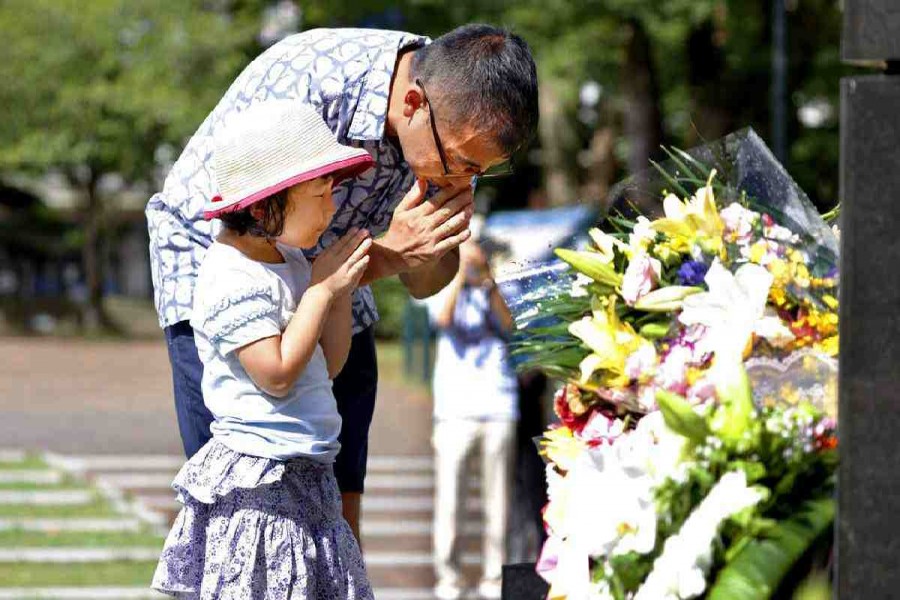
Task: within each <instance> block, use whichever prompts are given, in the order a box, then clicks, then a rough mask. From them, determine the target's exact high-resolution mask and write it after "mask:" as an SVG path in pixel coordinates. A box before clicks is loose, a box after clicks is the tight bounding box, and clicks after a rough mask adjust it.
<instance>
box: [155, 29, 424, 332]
mask: <svg viewBox="0 0 900 600" xmlns="http://www.w3.org/2000/svg"><path fill="white" fill-rule="evenodd" d="M428 41H429V40H428V39H427V38H424V37H421V36H417V35H413V34H409V33H402V32H395V31H382V30H374V29H315V30H311V31H305V32H303V33H298V34H296V35H293V36H291V37H288V38H285V39H284V40H282V41H280V42H279V43H277V44H275V45H274V46H272V47H271V48H269V49H268V50H266V51H265V52H264V53H263V54H261V55H260V56H259V57H258V58H256V60H254V61H253V62H252V63H250V65H248V66H247V68H246V69H244V71H243V72H242V73H241V74H240V75H239V76H238V78H237V79H236V80H235V81H234V83H233V84H232V85H231V87H230V88H229V89H228V91H227V92H226V93H225V96H224V97H223V98H222V99H221V100H220V101H219V104H218V105H217V106H216V107H215V108H214V109H213V111H212V112H211V113H210V114H209V116H208V117H207V118H206V120H205V121H203V124H201V125H200V128H199V129H198V130H197V132H196V133H195V134H194V136H193V137H192V138H191V140H190V141H189V142H188V144H187V146H186V147H185V149H184V152H182V154H181V156H180V157H179V158H178V160H177V161H176V162H175V165H174V166H173V167H172V170H171V172H170V173H169V175H168V177H167V178H166V182H165V185H164V187H163V190H162V192H160V193H158V194H155V195H154V196H153V197H152V198H150V201H149V202H148V203H147V210H146V214H147V224H148V228H149V233H150V262H151V267H152V274H153V287H154V290H155V301H156V310H157V312H158V313H159V322H160V326H162V327H167V326H169V325H174V324H175V323H178V322H179V321H186V320H189V319H190V318H191V309H192V306H193V301H194V283H195V280H196V276H197V269H198V268H199V266H200V263H201V261H202V260H203V254H204V252H205V251H206V248H207V247H208V246H209V245H210V243H211V242H212V237H213V236H214V235H215V234H217V233H218V230H219V227H220V223H219V222H218V221H212V222H210V221H205V220H204V219H203V205H204V203H205V202H206V201H207V199H208V198H210V197H212V196H214V195H216V193H217V190H216V189H215V177H214V174H213V172H212V161H211V160H210V158H211V154H212V140H213V135H214V133H215V132H216V129H217V128H218V127H220V126H221V125H222V123H223V122H225V121H227V120H228V118H229V117H231V116H232V115H233V114H235V113H238V112H240V111H242V110H244V109H246V108H247V107H248V106H250V105H251V104H255V103H257V102H262V101H265V100H269V99H296V100H297V101H299V102H305V103H307V104H309V105H311V106H313V107H314V108H316V109H317V110H318V111H319V112H320V113H321V114H322V118H323V119H324V120H325V122H326V123H327V124H328V126H329V127H330V128H331V130H332V131H333V132H334V133H335V136H336V137H337V140H338V141H339V142H340V143H342V144H346V145H349V146H355V147H358V148H365V149H366V150H368V151H369V153H370V154H371V155H372V157H373V158H374V159H375V166H374V168H372V169H369V170H368V171H366V172H365V173H363V174H362V175H360V176H359V177H356V178H353V179H349V180H346V181H344V182H342V183H341V184H339V185H337V186H335V189H334V202H335V207H336V211H335V214H334V218H333V219H332V222H331V225H330V226H329V229H328V231H326V232H325V233H324V234H323V235H322V238H321V239H320V240H319V245H318V246H317V247H316V248H315V249H314V250H312V251H311V252H309V255H310V256H311V257H313V256H315V254H316V253H317V252H318V251H319V250H321V249H322V248H325V247H327V246H328V245H329V244H331V243H332V242H333V241H334V240H335V239H337V238H338V237H340V236H341V235H343V234H344V233H346V232H347V231H348V230H349V229H350V228H352V227H364V228H366V229H368V230H369V231H370V232H371V233H372V235H373V236H376V235H378V234H380V233H383V232H384V231H386V230H387V228H388V225H389V224H390V220H391V215H392V213H393V210H394V208H396V206H397V204H398V203H399V202H400V200H401V199H402V198H403V195H404V194H405V193H406V192H407V191H408V190H409V188H410V187H412V184H413V182H414V181H415V175H414V174H413V172H412V170H411V169H410V167H409V165H408V164H407V163H406V162H405V161H404V160H403V156H402V154H401V153H400V151H399V149H398V148H397V147H396V146H395V144H394V143H393V142H390V141H388V140H386V139H384V127H385V121H386V118H387V109H388V94H389V92H390V84H391V77H392V75H393V72H394V68H395V66H396V61H397V55H398V53H399V52H400V51H401V50H403V49H405V48H409V47H414V46H419V45H423V44H426V43H428ZM377 319H378V313H377V311H376V309H375V301H374V298H373V296H372V291H371V290H370V289H369V288H368V287H364V288H360V289H359V290H357V292H356V294H355V296H354V299H353V320H354V332H358V331H361V330H362V329H364V328H366V327H368V326H369V325H371V324H372V323H374V322H375V321H376V320H377Z"/></svg>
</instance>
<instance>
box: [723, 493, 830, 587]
mask: <svg viewBox="0 0 900 600" xmlns="http://www.w3.org/2000/svg"><path fill="white" fill-rule="evenodd" d="M833 522H834V499H833V498H831V497H827V498H818V499H815V500H809V501H807V502H806V503H804V504H803V505H802V506H801V507H800V508H799V510H798V511H797V512H796V513H795V514H794V515H793V516H792V517H790V518H788V519H785V520H783V521H780V522H778V523H777V524H776V525H775V526H773V527H772V528H771V529H770V530H769V531H768V533H767V535H766V536H765V538H762V539H757V540H753V541H752V542H750V543H747V544H746V545H745V546H744V548H743V549H742V550H741V551H740V552H738V553H737V554H736V555H735V557H734V559H733V560H732V561H731V562H729V563H728V564H727V565H725V567H724V568H723V569H722V570H721V571H720V572H719V575H718V577H717V578H716V581H715V583H714V584H713V586H712V588H711V589H710V591H709V595H708V596H707V598H708V599H709V600H764V599H766V598H770V597H771V596H772V594H773V593H774V592H775V590H777V589H778V586H779V584H780V583H781V581H782V579H784V577H785V575H787V573H788V572H789V571H790V569H791V567H792V566H793V565H794V564H795V563H796V562H797V561H798V560H800V558H801V557H802V556H803V555H804V554H805V553H806V551H807V550H808V549H809V548H810V546H812V545H813V543H814V542H815V541H816V540H817V539H818V538H819V537H820V536H821V535H822V534H823V533H824V532H825V531H826V530H827V529H828V527H830V526H831V524H832V523H833Z"/></svg>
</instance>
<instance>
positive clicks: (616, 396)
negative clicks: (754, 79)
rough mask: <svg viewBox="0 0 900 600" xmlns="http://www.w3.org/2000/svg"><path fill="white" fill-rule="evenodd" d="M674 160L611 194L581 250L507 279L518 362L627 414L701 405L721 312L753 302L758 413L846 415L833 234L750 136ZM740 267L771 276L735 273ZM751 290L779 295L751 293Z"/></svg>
mask: <svg viewBox="0 0 900 600" xmlns="http://www.w3.org/2000/svg"><path fill="white" fill-rule="evenodd" d="M668 155H669V159H668V160H666V161H664V162H661V163H659V164H654V165H653V167H651V168H648V169H647V171H645V172H642V173H639V174H636V175H634V176H632V177H630V178H629V179H627V180H625V181H623V182H621V183H619V184H618V185H616V186H615V187H614V188H613V190H612V193H611V194H610V196H609V198H608V199H607V200H606V202H605V205H604V211H603V212H604V215H605V218H604V219H603V220H602V221H601V223H600V224H599V226H598V228H597V229H596V230H592V231H591V232H590V234H591V235H589V236H584V238H583V239H582V243H581V248H571V249H568V250H566V249H562V250H560V251H558V254H559V255H560V257H561V258H562V259H563V260H562V261H550V262H547V263H543V264H532V265H529V266H528V267H527V268H526V269H523V270H521V271H519V272H517V273H514V274H513V275H512V276H509V277H507V278H506V279H505V281H504V282H502V285H503V289H504V291H505V292H506V294H507V298H508V299H509V301H510V306H511V308H512V310H513V314H514V315H515V317H516V320H517V324H518V327H519V332H520V333H519V338H518V341H517V344H516V352H515V353H516V356H517V358H518V360H519V361H521V362H523V363H525V364H528V365H531V366H537V367H539V368H543V369H544V370H545V371H547V372H548V373H549V374H551V375H553V376H555V377H557V378H559V379H561V380H565V381H569V382H571V383H573V384H575V385H576V386H578V387H579V388H581V390H582V392H584V393H586V394H587V395H588V396H589V397H590V398H592V400H589V401H587V403H588V404H590V403H591V402H594V401H596V402H601V403H608V404H610V405H612V406H613V407H615V408H616V410H617V411H618V412H620V413H623V412H633V413H636V414H637V415H640V414H643V413H645V412H647V411H648V410H652V409H653V408H655V402H654V396H655V391H656V390H657V389H659V388H660V387H662V388H664V389H668V390H669V391H673V392H677V393H681V394H686V395H688V396H689V397H691V398H692V399H693V400H694V401H697V402H702V401H704V400H705V399H708V397H709V395H710V385H708V384H709V383H710V382H709V381H708V380H706V379H704V377H703V375H704V372H705V371H706V369H707V368H708V367H709V365H710V364H711V359H712V357H713V354H714V352H713V346H714V345H715V344H716V343H718V342H719V341H721V340H716V339H715V338H716V335H717V334H718V335H719V337H721V334H722V331H721V330H722V329H723V328H724V327H726V326H727V325H728V324H730V323H731V321H730V319H731V318H732V317H734V315H731V316H729V315H728V314H716V313H717V311H718V312H722V311H724V310H725V309H726V308H731V309H737V307H741V310H747V311H761V313H760V314H759V315H757V316H758V317H759V318H758V319H757V321H758V322H757V323H755V324H753V325H758V327H754V328H753V330H752V331H751V333H752V336H751V338H750V339H749V340H748V341H747V347H746V348H744V349H743V352H742V359H743V362H744V366H745V368H746V369H747V372H748V374H749V376H750V379H751V381H752V382H753V391H754V397H755V399H756V400H757V402H759V403H773V402H786V403H796V402H798V401H800V400H809V401H813V402H814V403H815V404H816V406H819V407H821V408H823V409H825V410H826V411H827V412H828V413H829V414H831V415H832V416H834V415H835V413H836V406H837V402H836V379H837V360H836V356H837V289H838V284H839V274H838V269H837V257H838V239H837V235H836V232H835V230H834V229H833V228H832V227H831V226H830V225H829V224H828V223H827V222H826V220H825V219H824V218H823V216H822V215H821V214H820V213H819V211H818V210H817V209H816V207H815V206H814V205H813V204H812V202H810V200H809V198H808V197H807V196H806V194H805V193H804V192H803V190H802V189H800V187H799V186H798V185H797V184H796V183H795V182H794V181H793V179H791V177H790V175H789V174H788V173H787V172H786V171H785V169H784V168H783V167H782V166H781V165H780V164H779V163H778V161H777V160H776V159H775V158H774V156H773V155H772V153H771V152H770V151H769V149H768V148H767V147H766V146H765V144H764V143H763V142H762V141H761V140H760V138H759V137H758V136H757V135H756V133H755V132H754V131H753V130H751V129H746V130H742V131H739V132H737V133H734V134H731V135H729V136H727V137H725V138H722V139H721V140H717V141H715V142H711V143H708V144H705V145H703V146H700V147H698V148H695V149H692V150H690V151H686V152H685V151H679V150H669V151H668ZM704 211H706V212H704ZM608 258H611V260H609V261H608V262H603V261H604V260H606V259H608ZM598 259H599V260H598ZM567 263H568V264H567ZM572 263H575V264H572ZM744 265H755V266H757V267H761V269H752V268H747V269H744V270H743V271H742V272H741V276H739V277H738V276H737V274H738V271H740V270H741V269H740V268H741V267H742V266H744ZM570 267H571V268H570ZM711 270H712V273H711ZM766 273H768V276H769V277H770V279H771V282H770V283H768V284H767V282H766V281H765V280H766ZM717 274H718V275H719V277H718V278H716V275H717ZM728 275H731V276H732V278H731V279H736V280H737V281H733V280H729V277H728ZM707 276H710V279H712V281H714V282H717V283H718V285H714V286H713V289H710V285H709V283H707V281H706V277H707ZM741 282H743V283H744V285H745V287H746V286H753V287H755V288H756V290H757V291H758V290H759V289H761V288H762V287H764V286H766V285H768V288H769V293H768V295H767V296H765V297H763V298H760V297H759V294H756V295H755V297H752V298H751V297H749V296H753V294H752V293H751V290H745V291H747V294H741V293H740V292H741V289H742V288H741ZM689 288H693V289H689ZM688 292H690V293H691V295H695V294H700V295H699V296H697V297H695V298H693V299H690V300H689V299H688V296H684V297H679V294H687V293H688ZM711 293H712V295H710V294H711ZM735 294H737V296H735ZM682 303H685V305H686V308H684V309H682ZM728 303H730V306H723V304H728ZM599 304H604V305H605V308H604V307H601V306H599ZM610 304H613V305H614V306H613V307H612V308H610ZM667 307H677V309H676V310H674V311H665V309H666V308H667ZM601 308H602V310H598V309H601ZM642 309H649V310H642ZM679 311H681V312H680V313H679ZM731 312H735V311H734V310H732V311H731ZM587 315H592V316H593V318H592V319H590V321H588V322H585V323H581V322H582V321H583V320H584V319H585V317H586V316H587ZM717 317H720V318H718V320H717ZM732 320H733V319H732ZM717 325H718V329H719V330H720V331H718V332H715V331H713V332H711V331H710V330H714V329H717V327H716V326H717ZM743 325H744V326H745V327H749V326H750V325H751V324H750V323H743ZM601 335H606V338H605V341H606V342H608V343H609V345H608V347H605V346H604V345H603V344H604V339H600V337H598V336H601ZM589 340H590V341H589ZM591 343H594V344H595V347H596V349H597V350H599V351H594V352H592V351H591ZM590 356H596V358H595V359H594V360H593V364H591V361H590V360H587V359H588V357H590ZM586 360H587V364H586ZM592 367H596V368H595V369H594V370H593V371H591V368H592Z"/></svg>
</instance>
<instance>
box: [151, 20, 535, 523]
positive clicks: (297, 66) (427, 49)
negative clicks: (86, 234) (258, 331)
mask: <svg viewBox="0 0 900 600" xmlns="http://www.w3.org/2000/svg"><path fill="white" fill-rule="evenodd" d="M537 95H538V86H537V71H536V68H535V64H534V60H533V59H532V56H531V52H530V50H529V49H528V46H527V45H526V44H525V42H524V40H522V38H520V37H518V36H516V35H513V34H511V33H509V32H508V31H505V30H503V29H499V28H496V27H492V26H489V25H465V26H463V27H459V28H457V29H455V30H453V31H451V32H449V33H447V34H445V35H442V36H440V37H439V38H437V39H435V40H434V41H433V42H432V41H431V40H429V39H428V38H426V37H423V36H419V35H414V34H411V33H403V32H396V31H382V30H374V29H371V30H369V29H314V30H310V31H306V32H303V33H299V34H296V35H292V36H290V37H287V38H285V39H284V40H282V41H280V42H279V43H277V44H275V45H273V46H272V47H270V48H269V49H268V50H266V51H265V52H264V53H263V54H262V55H260V56H259V57H257V58H256V60H254V61H253V62H252V63H251V64H250V65H248V66H247V67H246V69H244V71H243V72H242V73H241V74H240V75H239V76H238V78H237V79H236V80H235V81H234V83H233V84H232V85H231V86H230V87H229V89H228V91H227V92H226V93H225V96H224V97H223V98H222V99H221V100H220V101H219V103H218V105H217V106H216V107H215V109H213V111H212V112H211V113H210V115H209V116H208V117H207V118H206V120H205V121H204V122H203V123H202V124H201V125H200V128H199V129H198V130H197V132H196V133H195V134H194V136H193V137H192V138H191V140H190V142H189V143H188V144H187V146H186V147H185V149H184V152H182V154H181V156H180V157H179V158H178V160H177V162H176V163H175V165H174V166H173V168H172V170H171V172H170V173H169V175H168V177H167V178H166V182H165V186H164V188H163V190H162V191H161V192H160V193H158V194H155V195H154V196H153V197H152V198H150V201H149V202H148V204H147V209H146V215H147V222H148V226H149V234H150V259H151V270H152V275H153V285H154V289H155V301H156V309H157V312H158V313H159V322H160V326H161V327H163V329H164V330H165V335H166V342H167V344H168V349H169V358H170V362H171V365H172V376H173V382H174V390H175V408H176V413H177V415H178V425H179V429H180V432H181V438H182V441H183V443H184V450H185V454H187V456H188V457H191V456H193V455H194V454H195V453H196V452H197V451H198V450H199V449H200V448H201V447H202V446H203V445H204V444H205V443H206V442H207V441H209V439H210V429H209V426H210V423H211V422H212V420H213V417H212V415H211V414H210V412H209V410H208V409H207V408H206V407H205V406H204V404H203V397H202V394H201V391H200V390H201V386H200V381H201V379H202V376H203V366H202V364H201V362H200V359H199V357H198V354H197V347H196V343H195V341H194V331H193V328H192V327H191V324H190V319H191V317H192V311H191V307H192V304H193V296H194V286H195V283H196V278H197V270H198V268H199V265H200V263H201V262H202V260H203V256H204V254H205V252H206V249H207V248H208V247H209V246H210V244H211V243H212V239H213V237H214V234H215V233H217V230H218V225H219V224H218V222H213V223H210V222H207V221H205V220H204V219H203V214H202V213H203V207H204V204H205V203H206V202H208V201H209V200H210V199H211V198H213V197H214V196H216V194H217V193H218V190H217V189H216V185H215V173H214V169H213V168H212V166H211V160H212V158H211V157H212V139H213V137H214V135H215V134H216V132H217V131H218V130H219V129H220V128H221V127H222V124H223V123H224V122H225V121H227V119H228V118H229V117H230V116H232V115H234V114H235V113H238V112H241V111H244V110H246V109H247V108H248V107H249V106H251V105H253V104H256V103H258V102H262V101H265V100H267V99H268V100H271V99H276V98H277V99H284V100H293V101H296V102H301V103H304V104H307V105H309V106H312V107H313V108H314V109H315V110H316V111H317V112H318V113H319V114H320V115H321V116H322V119H323V120H324V121H325V123H326V124H327V125H328V127H329V129H331V131H332V132H333V133H334V134H335V136H336V138H337V140H338V142H339V143H341V144H345V145H348V146H352V147H355V148H363V149H365V150H366V151H368V152H369V154H371V155H372V158H373V159H374V161H375V165H374V167H373V169H371V170H370V171H368V172H367V173H365V174H363V175H361V176H358V177H352V178H350V179H347V180H346V181H343V182H341V183H340V184H339V185H337V186H335V188H334V192H333V201H334V205H335V213H334V217H333V218H332V220H331V223H330V224H329V226H328V228H327V230H326V231H325V233H323V234H322V236H321V237H320V238H319V240H318V242H317V243H316V244H315V246H314V247H313V248H310V249H307V257H308V258H309V259H310V260H314V259H315V257H316V256H317V255H318V254H319V253H320V252H322V251H323V250H325V249H327V248H328V247H329V246H330V245H331V244H333V243H334V242H335V240H337V239H339V238H340V237H341V236H343V235H345V234H346V233H347V232H348V231H349V230H350V229H351V228H361V229H366V230H367V231H369V232H370V233H371V234H372V237H373V239H374V242H373V244H372V248H371V250H370V252H369V256H370V263H369V267H368V270H367V271H366V273H365V274H364V275H363V278H362V282H361V283H362V287H360V288H359V289H358V290H357V291H356V292H355V293H354V296H353V334H354V335H353V340H352V343H351V347H350V355H349V357H348V359H347V362H346V366H345V367H344V370H343V371H342V372H341V373H340V374H339V375H338V376H337V377H336V378H335V379H334V395H335V397H336V399H337V403H338V410H339V412H340V414H341V417H342V419H343V425H342V428H341V433H340V444H341V451H340V453H339V454H338V456H337V459H336V462H335V467H334V469H335V475H336V477H337V480H338V484H339V485H340V488H341V492H342V496H343V508H344V516H345V518H346V519H347V521H348V522H349V523H350V525H351V527H352V528H353V530H354V532H355V533H356V535H357V537H359V516H360V515H359V512H360V505H361V494H362V492H363V489H364V485H363V484H364V480H365V475H366V463H367V457H368V435H369V426H370V424H371V420H372V415H373V412H374V408H375V396H376V388H377V381H378V370H377V363H376V357H375V339H374V332H373V329H374V324H375V322H376V321H377V319H378V314H377V311H376V309H375V302H374V298H373V296H372V292H371V290H370V288H369V287H368V285H367V284H369V283H371V282H373V281H375V280H377V279H382V278H386V277H391V276H395V275H398V276H399V277H400V279H401V281H402V282H403V284H404V285H405V286H406V288H407V289H408V290H409V292H410V293H411V294H412V295H413V296H414V297H417V298H425V297H428V296H430V295H432V294H434V293H436V292H437V291H438V290H440V289H441V288H443V287H444V286H445V285H447V283H448V282H449V281H450V280H451V279H453V277H454V276H455V275H456V273H457V271H458V266H459V262H458V261H459V259H458V251H457V246H458V245H459V244H460V243H461V242H462V241H463V240H465V239H467V238H468V236H469V230H468V221H469V218H470V217H471V215H472V213H473V211H474V206H473V200H472V189H471V186H470V181H471V180H472V178H473V177H474V176H478V175H482V174H485V172H489V171H493V170H494V169H496V168H499V169H500V171H501V172H504V171H508V168H505V165H506V164H507V163H508V159H509V157H510V156H511V155H512V154H513V153H514V152H516V151H517V150H518V149H519V148H521V147H523V146H524V145H525V144H526V143H527V142H528V140H529V139H530V138H531V137H532V136H533V135H534V131H535V129H536V127H537V119H538V97H537ZM429 184H430V185H429Z"/></svg>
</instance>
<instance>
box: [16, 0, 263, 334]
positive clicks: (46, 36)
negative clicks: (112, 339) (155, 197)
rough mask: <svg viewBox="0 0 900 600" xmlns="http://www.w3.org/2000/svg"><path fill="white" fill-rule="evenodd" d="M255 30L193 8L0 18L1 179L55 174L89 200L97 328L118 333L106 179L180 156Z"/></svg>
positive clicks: (237, 18)
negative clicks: (169, 154)
mask: <svg viewBox="0 0 900 600" xmlns="http://www.w3.org/2000/svg"><path fill="white" fill-rule="evenodd" d="M206 4H207V5H208V4H209V3H206ZM255 27H256V23H255V20H252V19H248V18H244V16H243V15H242V14H241V13H237V14H234V13H228V12H221V11H216V10H212V9H210V8H205V7H204V4H203V3H200V2H195V1H183V2H161V1H151V2H130V1H128V0H91V1H90V2H78V1H74V0H68V1H61V0H7V1H6V2H4V3H3V4H2V6H0V39H2V40H3V46H4V60H2V61H0V80H2V81H3V84H2V85H0V104H2V105H3V106H4V107H6V111H5V115H4V117H3V119H0V170H2V171H16V172H33V173H42V172H45V171H47V170H54V171H57V172H60V173H62V174H64V175H65V177H66V178H67V180H68V181H69V183H70V185H71V186H72V187H73V188H74V189H76V190H78V191H79V192H80V195H81V197H82V198H83V204H82V223H83V253H82V254H83V267H84V271H85V279H86V284H87V287H88V292H89V302H88V304H87V307H86V310H85V314H84V323H85V325H86V326H87V327H88V328H92V329H94V328H99V327H105V326H110V322H109V319H108V318H107V316H106V313H105V311H104V309H103V293H102V283H103V273H102V264H103V261H101V260H100V248H101V243H102V238H103V235H104V223H105V218H106V216H107V215H106V211H105V206H106V205H108V201H109V198H104V197H103V194H102V193H101V189H100V187H99V183H100V181H101V179H102V178H103V177H104V176H106V175H109V174H118V175H120V176H122V177H123V178H124V179H125V180H126V181H127V182H131V183H133V182H139V181H150V180H151V179H152V175H153V172H154V168H155V166H156V165H155V161H154V156H155V152H156V150H157V148H159V147H160V146H161V145H162V144H166V143H168V144H173V145H175V146H178V147H180V146H181V145H182V144H183V143H184V141H185V138H186V137H187V136H189V135H190V134H191V133H192V132H193V131H194V129H196V127H197V125H198V124H199V123H200V122H201V121H202V120H203V118H204V117H205V115H206V114H207V112H208V111H209V110H210V109H211V108H212V106H214V104H215V102H216V101H217V100H218V98H219V97H220V96H221V94H222V93H223V92H224V91H225V89H226V87H227V85H228V84H229V83H230V81H231V79H232V78H233V77H234V76H235V75H236V73H237V72H238V71H239V70H240V68H242V67H243V65H244V63H245V62H246V58H245V53H246V49H247V48H248V47H252V44H253V40H254V36H255V34H256V29H255Z"/></svg>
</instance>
